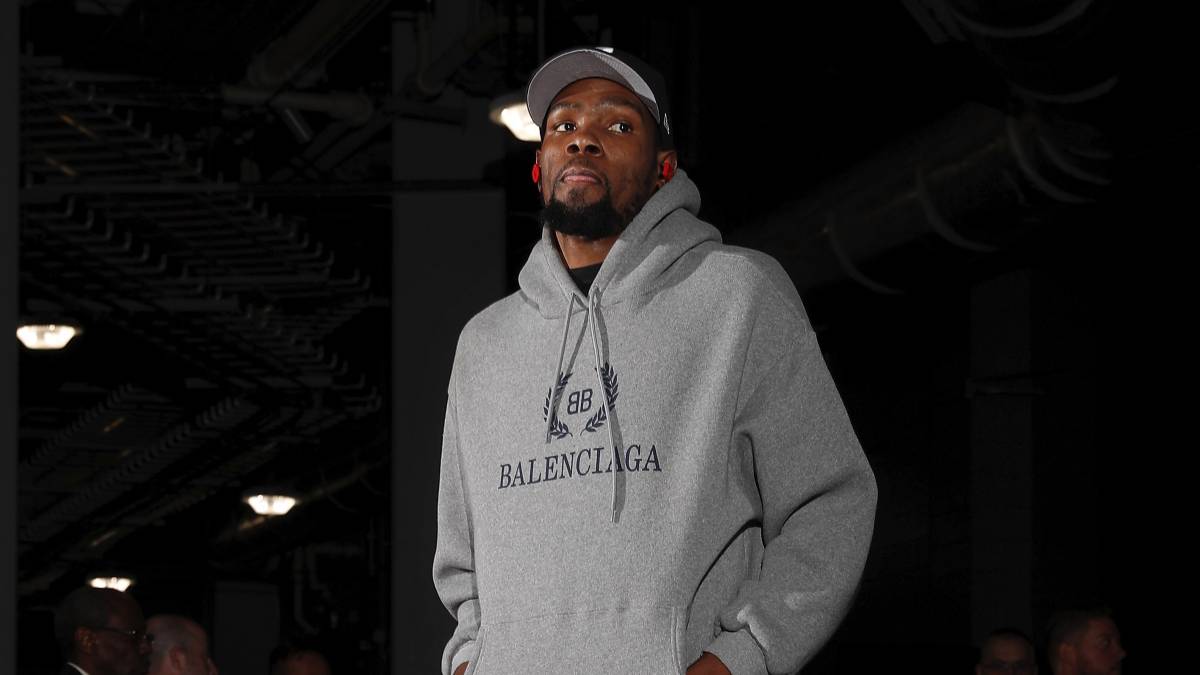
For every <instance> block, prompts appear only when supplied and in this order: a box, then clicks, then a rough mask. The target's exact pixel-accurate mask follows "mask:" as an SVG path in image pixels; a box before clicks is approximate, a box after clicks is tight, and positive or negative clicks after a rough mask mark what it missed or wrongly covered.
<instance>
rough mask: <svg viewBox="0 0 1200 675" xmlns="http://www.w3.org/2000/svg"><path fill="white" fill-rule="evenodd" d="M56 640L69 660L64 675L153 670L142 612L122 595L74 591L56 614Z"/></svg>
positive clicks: (117, 674) (108, 590) (103, 590)
mask: <svg viewBox="0 0 1200 675" xmlns="http://www.w3.org/2000/svg"><path fill="white" fill-rule="evenodd" d="M54 634H55V637H56V638H57V640H58V645H59V647H60V648H61V649H62V652H63V655H64V656H66V658H67V663H66V665H65V666H63V669H62V671H60V672H61V675H81V674H82V675H144V674H145V673H146V669H147V667H148V666H149V656H150V642H151V640H152V639H153V638H151V637H150V635H149V634H147V632H146V621H145V619H144V618H143V617H142V608H141V607H139V606H138V604H137V601H135V600H134V599H133V597H132V596H130V595H128V594H126V593H122V592H121V591H117V590H113V589H111V588H92V587H91V586H84V587H82V588H77V589H75V590H74V591H71V592H70V593H69V594H67V597H65V598H63V600H62V602H61V603H59V606H58V609H57V610H56V611H55V613H54Z"/></svg>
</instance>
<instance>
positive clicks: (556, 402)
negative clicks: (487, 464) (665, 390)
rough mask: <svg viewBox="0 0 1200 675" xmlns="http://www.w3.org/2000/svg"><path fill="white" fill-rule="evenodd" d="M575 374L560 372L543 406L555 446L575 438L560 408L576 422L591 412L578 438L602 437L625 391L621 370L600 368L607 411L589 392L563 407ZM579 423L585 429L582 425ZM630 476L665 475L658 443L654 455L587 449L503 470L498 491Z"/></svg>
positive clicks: (636, 448)
mask: <svg viewBox="0 0 1200 675" xmlns="http://www.w3.org/2000/svg"><path fill="white" fill-rule="evenodd" d="M572 374H573V373H572V372H566V373H559V377H558V382H557V384H555V385H554V388H553V389H552V390H547V391H546V398H545V401H543V403H542V421H543V422H545V421H546V419H547V418H548V417H550V437H551V439H552V440H553V441H558V440H562V439H564V438H568V437H573V436H575V432H573V431H572V430H571V424H570V423H568V422H566V421H563V420H562V419H560V418H559V416H558V411H559V408H560V406H561V407H562V408H564V409H565V411H566V414H567V415H569V416H573V417H578V416H580V415H585V414H588V413H591V414H590V415H589V416H588V418H587V420H586V421H584V422H582V427H580V428H579V429H580V430H579V436H578V438H580V439H582V438H583V437H584V435H585V434H590V433H596V432H598V431H600V430H601V429H603V428H604V425H605V424H607V423H608V412H607V411H609V410H615V409H616V407H617V398H618V397H619V395H620V386H619V385H618V383H617V369H616V368H613V367H612V365H611V364H610V363H608V362H607V361H606V362H605V363H604V366H603V367H601V368H600V381H601V382H602V383H603V384H604V392H603V396H604V401H605V402H606V403H607V404H608V405H607V407H606V406H604V405H600V404H599V399H598V397H597V395H596V392H595V391H594V390H593V389H590V388H585V389H580V390H577V391H573V392H571V393H570V394H569V395H568V396H567V399H566V402H565V405H563V400H562V399H563V393H564V392H565V391H566V389H567V384H569V383H570V381H571V375H572ZM576 424H579V423H578V422H576ZM613 471H617V472H626V471H630V472H632V471H659V472H661V471H662V464H661V462H660V461H659V458H658V448H657V447H655V446H654V445H653V444H652V445H651V446H650V449H649V450H645V451H643V449H642V446H641V445H639V444H636V443H634V444H630V445H629V446H627V447H625V448H624V450H622V451H619V452H616V453H613V452H612V451H611V450H610V449H609V448H607V447H604V446H600V447H594V448H593V447H586V448H580V449H578V450H569V451H567V452H561V453H556V454H553V455H545V456H543V457H537V458H533V459H527V460H525V461H524V462H517V463H515V464H508V463H503V464H501V465H500V484H499V487H498V489H500V490H504V489H506V488H513V487H522V486H525V485H537V484H538V483H541V482H543V481H546V482H549V481H554V480H559V479H564V478H579V477H583V476H587V475H591V474H607V473H612V472H613Z"/></svg>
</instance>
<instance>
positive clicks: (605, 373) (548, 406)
mask: <svg viewBox="0 0 1200 675" xmlns="http://www.w3.org/2000/svg"><path fill="white" fill-rule="evenodd" d="M571 375H572V373H570V372H567V373H559V376H558V384H556V385H555V386H554V389H553V390H549V389H547V390H546V401H545V403H543V404H542V421H543V422H545V421H546V416H547V415H550V414H551V410H553V411H554V412H553V415H554V419H553V420H551V422H550V436H551V437H552V438H553V439H554V440H561V439H563V438H566V437H568V436H573V435H574V434H572V433H571V427H570V425H568V424H567V423H566V422H563V421H562V420H561V419H559V417H558V408H559V404H560V403H561V402H562V394H563V391H564V390H565V389H566V388H567V383H568V382H570V380H571ZM600 379H601V380H602V381H603V382H604V396H605V398H606V399H607V400H608V406H607V408H606V407H605V406H603V405H597V406H594V407H595V409H596V412H595V413H594V414H593V415H592V416H591V417H589V418H588V420H587V422H585V423H584V425H583V431H582V432H581V433H594V432H596V431H599V430H600V429H601V428H603V427H604V424H605V423H606V422H608V411H609V410H614V409H616V407H617V395H618V394H619V393H620V389H619V387H618V385H617V369H616V368H613V367H612V365H611V364H609V363H608V362H607V361H605V362H604V367H603V368H601V369H600ZM592 394H593V390H592V389H580V390H579V391H573V392H571V395H570V396H568V397H567V414H568V415H576V414H578V413H586V412H588V411H590V410H591V409H592V408H593V396H592Z"/></svg>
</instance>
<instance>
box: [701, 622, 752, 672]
mask: <svg viewBox="0 0 1200 675" xmlns="http://www.w3.org/2000/svg"><path fill="white" fill-rule="evenodd" d="M704 651H706V652H710V653H711V654H712V655H713V656H716V657H717V658H718V659H721V663H724V664H725V667H726V668H728V669H729V672H730V673H732V674H733V675H767V659H766V657H765V656H763V653H762V649H761V648H759V646H758V642H756V641H755V640H754V638H753V637H751V635H750V631H748V630H739V631H737V632H736V633H731V632H729V631H724V632H722V633H721V634H720V635H718V636H717V639H715V640H713V641H712V644H710V645H709V646H707V647H705V648H704Z"/></svg>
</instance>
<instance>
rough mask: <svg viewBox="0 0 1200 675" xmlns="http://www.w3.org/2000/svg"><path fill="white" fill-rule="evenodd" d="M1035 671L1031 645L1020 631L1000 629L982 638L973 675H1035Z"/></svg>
mask: <svg viewBox="0 0 1200 675" xmlns="http://www.w3.org/2000/svg"><path fill="white" fill-rule="evenodd" d="M1037 671H1038V667H1037V655H1036V654H1034V651H1033V643H1032V642H1030V641H1029V638H1027V637H1025V634H1024V633H1022V632H1021V631H1018V630H1016V629H1014V628H1000V629H998V630H994V631H992V632H991V633H989V634H988V636H987V637H986V638H984V640H983V645H982V646H981V647H980V648H979V663H977V664H976V665H975V675H1002V674H1003V675H1008V674H1010V673H1011V675H1037Z"/></svg>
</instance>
